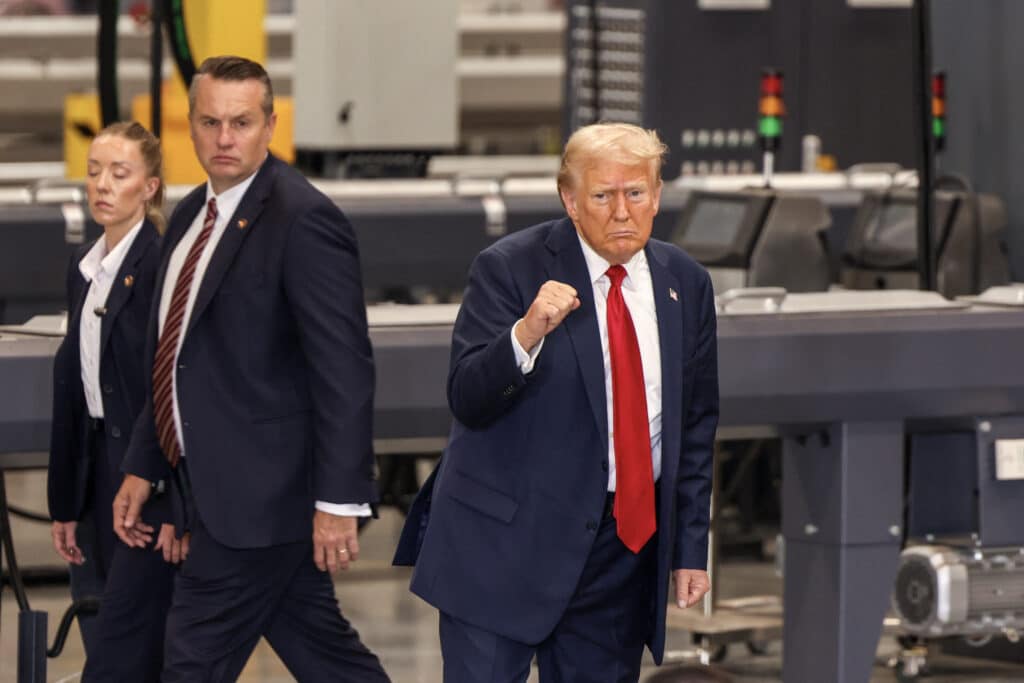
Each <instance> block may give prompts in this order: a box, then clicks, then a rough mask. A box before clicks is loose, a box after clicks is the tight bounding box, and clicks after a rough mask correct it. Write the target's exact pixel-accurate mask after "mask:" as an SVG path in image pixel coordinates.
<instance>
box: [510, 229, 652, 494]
mask: <svg viewBox="0 0 1024 683" xmlns="http://www.w3.org/2000/svg"><path fill="white" fill-rule="evenodd" d="M576 237H577V238H578V239H579V241H580V247H582V249H583V257H584V259H585V260H586V262H587V271H588V273H589V274H590V282H591V286H592V287H593V294H594V308H595V309H596V312H597V327H598V329H599V330H600V333H601V354H602V356H603V357H604V393H605V398H606V402H607V411H608V490H609V491H614V490H615V433H614V424H615V421H614V419H613V415H614V403H613V398H612V362H611V354H610V353H609V351H608V314H607V310H608V290H609V288H610V287H611V280H609V279H608V276H607V275H606V274H605V273H606V272H607V270H608V268H610V267H611V264H610V263H608V262H607V261H606V260H604V258H602V257H601V256H600V255H599V254H598V253H597V252H596V251H594V250H593V248H592V247H591V246H590V245H589V244H587V243H586V242H585V241H584V240H583V238H582V237H580V235H579V233H576ZM623 267H624V268H625V269H626V278H625V279H624V280H623V281H622V298H623V300H624V301H625V303H626V308H628V309H629V315H630V317H631V318H632V319H633V327H634V329H635V330H636V338H637V343H638V344H639V346H640V360H641V363H642V365H643V368H644V389H645V393H646V395H647V420H648V424H649V428H650V433H651V464H652V466H653V469H654V479H655V481H657V479H658V477H659V476H661V347H660V345H659V334H658V314H657V310H656V308H655V304H654V285H653V283H652V281H651V269H650V265H649V264H648V263H647V255H646V254H645V253H644V251H643V250H642V249H641V250H640V251H638V252H637V253H636V254H634V255H633V258H631V259H630V260H629V262H628V263H625V264H624V265H623ZM569 315H573V314H572V313H570V314H569ZM516 324H518V323H516ZM512 330H513V332H512V348H513V350H514V352H515V354H516V362H518V363H519V367H520V369H521V370H522V371H523V373H524V374H525V373H528V372H530V371H531V370H532V369H533V364H534V362H535V361H536V359H537V356H538V355H539V354H540V351H541V347H542V346H543V343H544V342H543V340H541V342H540V343H539V344H537V346H535V347H534V348H533V349H532V351H531V352H530V353H527V352H526V351H525V350H524V349H523V348H522V346H520V345H519V341H518V340H517V339H516V336H515V325H513V326H512Z"/></svg>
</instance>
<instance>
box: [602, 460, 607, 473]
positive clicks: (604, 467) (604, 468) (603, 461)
mask: <svg viewBox="0 0 1024 683" xmlns="http://www.w3.org/2000/svg"><path fill="white" fill-rule="evenodd" d="M601 471H602V472H607V471H608V461H607V460H602V461H601Z"/></svg>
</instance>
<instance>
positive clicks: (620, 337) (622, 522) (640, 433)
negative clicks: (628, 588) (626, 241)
mask: <svg viewBox="0 0 1024 683" xmlns="http://www.w3.org/2000/svg"><path fill="white" fill-rule="evenodd" d="M607 275H608V279H610V280H611V283H612V286H611V288H610V289H609V290H608V351H609V354H610V355H611V359H612V418H613V423H614V426H613V428H614V439H615V481H616V484H615V508H614V510H613V512H614V514H615V521H616V528H617V531H618V534H619V538H620V539H622V542H623V543H624V544H625V546H626V547H627V548H629V549H630V550H632V551H633V552H634V553H638V552H640V549H641V548H643V547H644V544H645V543H647V540H648V539H649V538H650V537H651V536H652V535H654V530H655V527H656V522H655V517H654V471H653V465H652V463H651V432H650V426H649V424H648V421H647V391H646V389H645V388H644V367H643V363H642V362H641V361H640V345H639V344H638V343H637V340H636V330H635V329H634V327H633V318H632V317H631V316H630V315H629V309H628V308H626V302H625V301H624V300H623V298H622V281H623V279H625V277H626V269H625V268H623V267H622V266H612V267H611V268H609V269H608V273H607Z"/></svg>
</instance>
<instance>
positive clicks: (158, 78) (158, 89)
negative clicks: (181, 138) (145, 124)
mask: <svg viewBox="0 0 1024 683" xmlns="http://www.w3.org/2000/svg"><path fill="white" fill-rule="evenodd" d="M163 8H164V4H163V3H162V2H154V3H153V6H152V9H151V11H150V15H149V20H150V25H151V31H152V33H151V34H150V37H149V41H150V42H149V129H150V131H152V133H153V135H155V136H156V137H160V127H161V125H162V121H161V120H160V119H161V113H162V112H161V106H162V102H161V99H162V94H163V93H162V91H163V80H164V68H163V67H164V34H163V23H164V22H163Z"/></svg>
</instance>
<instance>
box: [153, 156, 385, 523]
mask: <svg viewBox="0 0 1024 683" xmlns="http://www.w3.org/2000/svg"><path fill="white" fill-rule="evenodd" d="M255 178H256V174H255V173H253V174H252V175H251V176H249V177H248V178H246V179H245V180H243V181H242V182H240V183H239V184H237V185H235V186H234V187H232V188H230V189H227V190H224V192H222V193H220V194H219V195H215V194H214V193H213V187H212V186H211V185H210V183H209V182H207V183H206V199H205V201H204V202H203V206H202V208H201V209H200V210H199V213H198V214H196V217H195V218H194V219H193V220H192V225H190V226H189V228H188V230H187V231H185V234H184V235H183V236H182V238H181V240H180V241H179V242H178V244H177V246H175V247H174V252H173V253H172V254H171V260H170V261H169V262H168V264H167V274H166V276H165V278H164V286H163V290H162V291H161V293H160V311H159V318H158V321H157V324H158V328H157V332H158V334H163V330H164V320H166V319H167V312H168V310H169V309H170V307H171V298H172V297H173V296H174V286H175V284H176V283H177V282H178V275H179V274H180V273H181V268H182V266H183V265H184V264H185V259H186V258H187V257H188V252H189V250H190V249H191V248H192V245H193V244H195V241H196V239H197V238H198V237H199V233H200V232H201V231H202V229H203V223H204V222H205V221H206V210H207V205H208V204H209V202H210V199H211V198H212V197H216V198H217V220H216V222H214V224H213V231H212V232H211V233H210V239H209V241H207V243H206V245H205V246H204V247H203V253H202V254H200V255H199V260H198V261H196V271H195V275H194V276H193V277H192V286H191V288H190V289H189V293H188V299H187V300H186V302H185V317H184V318H183V319H182V322H181V325H182V333H181V336H179V337H178V348H177V349H176V350H175V352H174V366H175V367H176V366H177V364H178V355H179V354H180V353H181V345H182V343H183V342H184V341H185V330H187V329H188V324H189V320H191V318H192V309H193V307H194V306H195V303H196V296H197V295H198V293H199V286H200V284H201V283H202V281H203V276H204V275H205V274H206V268H207V267H208V266H209V265H210V259H211V258H212V257H213V252H214V250H216V248H217V244H218V243H219V242H220V239H221V237H223V236H224V231H225V229H226V228H227V225H228V221H230V220H231V217H232V216H233V215H234V213H235V210H236V209H237V208H238V205H239V204H240V203H241V201H242V197H244V196H245V193H246V192H247V191H248V190H249V186H250V185H252V181H253V180H254V179H255ZM158 338H159V337H158ZM171 377H172V378H173V381H172V384H171V386H172V392H173V398H174V400H173V404H174V428H175V430H176V431H177V433H178V443H179V444H181V455H182V457H185V456H186V455H187V453H186V452H185V437H184V433H185V432H184V430H183V429H182V424H181V409H180V407H179V405H178V376H177V373H176V372H172V373H171ZM316 509H317V510H322V511H324V512H329V513H331V514H334V515H347V516H358V517H368V516H369V515H370V514H372V511H371V510H370V506H369V504H346V503H340V504H339V503H328V502H325V501H319V500H318V501H316Z"/></svg>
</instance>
